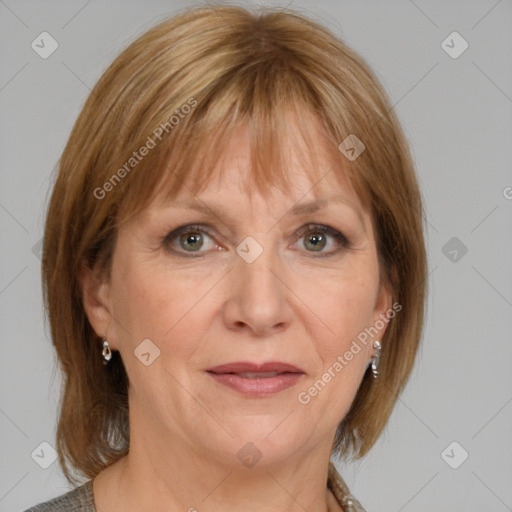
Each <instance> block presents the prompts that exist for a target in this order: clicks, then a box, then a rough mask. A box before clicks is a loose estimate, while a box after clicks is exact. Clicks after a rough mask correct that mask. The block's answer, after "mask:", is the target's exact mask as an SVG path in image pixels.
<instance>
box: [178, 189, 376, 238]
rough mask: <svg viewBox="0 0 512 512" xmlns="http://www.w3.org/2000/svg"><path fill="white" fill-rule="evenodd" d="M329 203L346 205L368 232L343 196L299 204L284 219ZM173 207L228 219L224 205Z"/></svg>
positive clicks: (183, 203)
mask: <svg viewBox="0 0 512 512" xmlns="http://www.w3.org/2000/svg"><path fill="white" fill-rule="evenodd" d="M329 203H334V204H344V205H346V206H348V207H349V208H350V209H351V210H353V211H354V212H355V213H356V214H357V216H358V218H359V220H360V222H361V225H362V227H363V230H364V231H366V226H365V223H364V219H363V215H362V213H361V210H360V209H359V208H357V207H356V206H355V205H354V204H353V203H352V201H349V200H348V199H346V198H345V197H343V196H334V197H328V198H321V199H315V200H313V201H308V202H304V203H298V204H296V205H294V206H293V207H292V208H291V209H290V210H289V211H287V212H286V213H285V214H284V215H283V217H282V218H284V217H286V216H287V215H292V216H300V215H307V214H310V213H315V212H317V211H318V210H321V209H322V208H325V207H326V206H327V205H328V204H329ZM172 206H173V207H176V208H184V209H191V210H196V211H198V212H201V213H205V214H212V213H213V214H214V215H215V216H216V217H218V218H223V217H226V215H227V214H226V211H225V209H224V207H223V206H222V205H220V204H219V205H216V204H207V203H204V202H195V201H177V202H175V203H174V204H173V205H172Z"/></svg>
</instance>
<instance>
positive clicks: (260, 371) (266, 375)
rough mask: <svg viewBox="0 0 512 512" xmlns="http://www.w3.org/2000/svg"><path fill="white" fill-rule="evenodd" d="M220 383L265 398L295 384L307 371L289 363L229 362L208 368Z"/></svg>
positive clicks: (247, 394)
mask: <svg viewBox="0 0 512 512" xmlns="http://www.w3.org/2000/svg"><path fill="white" fill-rule="evenodd" d="M207 372H208V374H209V375H210V376H211V377H212V378H213V379H214V380H215V381H216V382H218V383H219V384H222V385H224V386H227V387H229V388H231V389H232V390H235V391H237V392H238V393H240V394H242V395H244V396H246V397H249V398H263V397H268V396H270V395H273V394H275V393H278V392H279V391H283V390H284V389H287V388H289V387H291V386H294V385H295V384H296V383H297V382H298V381H299V380H300V379H301V378H302V377H303V376H304V375H305V372H304V371H303V370H302V369H300V368H298V367H297V366H294V365H292V364H288V363H282V362H268V363H264V364H256V363H249V362H237V363H228V364H223V365H220V366H215V367H213V368H209V369H208V370H207Z"/></svg>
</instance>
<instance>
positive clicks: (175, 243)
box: [164, 225, 219, 253]
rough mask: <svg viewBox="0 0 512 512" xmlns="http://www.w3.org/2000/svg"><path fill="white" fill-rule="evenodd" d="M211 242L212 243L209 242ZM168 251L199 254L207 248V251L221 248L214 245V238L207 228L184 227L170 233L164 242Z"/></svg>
mask: <svg viewBox="0 0 512 512" xmlns="http://www.w3.org/2000/svg"><path fill="white" fill-rule="evenodd" d="M208 240H210V242H208ZM164 244H165V246H166V248H167V249H169V250H172V251H174V252H178V253H184V252H188V253H198V252H205V251H201V249H204V248H205V247H206V250H211V249H212V248H214V247H217V248H218V247H219V246H218V245H217V244H215V243H213V241H212V238H211V237H210V235H209V234H208V230H207V229H206V227H205V226H195V225H190V226H182V227H181V228H178V229H175V230H174V231H173V232H172V233H169V234H168V235H167V236H166V237H165V240H164Z"/></svg>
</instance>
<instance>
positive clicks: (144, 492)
mask: <svg viewBox="0 0 512 512" xmlns="http://www.w3.org/2000/svg"><path fill="white" fill-rule="evenodd" d="M146 431H147V430H146ZM324 441H325V442H324V443H318V444H317V445H316V446H315V450H314V451H312V452H304V453H298V454H294V455H292V456H290V457H288V458H287V459H286V460H284V461H279V460H278V461H275V462H274V463H273V464H263V463H260V462H258V463H257V464H256V465H254V466H253V467H250V468H249V467H245V466H244V465H243V464H241V463H239V464H236V465H234V464H233V465H229V464H226V463H225V462H224V461H219V460H216V459H215V458H213V457H211V456H209V454H204V453H200V452H199V451H197V450H195V449H194V448H192V447H190V446H187V445H186V443H182V442H181V443H180V442H174V443H172V442H169V441H168V440H167V442H165V443H159V442H158V441H156V442H153V440H152V439H148V438H147V437H145V436H144V435H137V433H136V432H133V431H131V445H130V452H129V454H128V455H127V456H126V457H124V458H123V459H121V460H120V461H118V462H117V463H115V464H114V465H112V466H110V467H109V468H108V469H107V470H105V471H104V472H102V473H101V474H100V475H98V477H97V478H96V479H95V482H94V493H95V502H96V506H97V509H98V511H100V510H108V511H109V512H115V511H117V510H123V511H124V510H137V511H140V512H145V511H148V512H149V511H151V512H160V511H162V512H163V511H168V510H182V511H187V512H209V511H211V512H214V511H218V510H222V511H223V512H230V511H232V510H233V511H235V510H236V511H239V510H240V509H241V508H243V510H244V512H259V511H261V510H262V509H263V510H265V509H268V508H269V504H272V509H273V510H280V511H283V512H304V510H307V511H308V512H326V511H327V512H331V511H335V510H341V509H340V507H339V506H338V505H337V502H336V500H335V498H334V496H333V495H332V494H331V493H330V491H328V489H327V486H326V484H327V471H328V464H329V456H330V443H331V439H330V438H328V439H325V440H324ZM322 445H323V446H322ZM319 448H321V449H319Z"/></svg>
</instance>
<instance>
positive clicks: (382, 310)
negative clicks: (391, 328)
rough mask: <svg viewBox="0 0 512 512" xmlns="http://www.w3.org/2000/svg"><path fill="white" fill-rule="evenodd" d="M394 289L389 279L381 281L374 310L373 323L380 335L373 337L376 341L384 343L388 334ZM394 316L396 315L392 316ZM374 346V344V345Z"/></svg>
mask: <svg viewBox="0 0 512 512" xmlns="http://www.w3.org/2000/svg"><path fill="white" fill-rule="evenodd" d="M392 306H393V287H392V285H391V283H390V282H389V280H388V279H386V278H385V277H383V278H382V279H381V281H380V285H379V291H378V293H377V297H376V299H375V306H374V309H373V317H372V318H373V323H372V325H373V326H374V328H375V329H377V331H378V333H377V334H376V335H375V336H374V337H373V339H374V340H379V341H380V342H381V343H382V338H384V334H385V333H386V329H387V326H388V323H389V319H390V318H391V316H390V312H393V308H392ZM400 309H401V308H400ZM392 316H394V313H393V314H392ZM372 344H373V343H372Z"/></svg>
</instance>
